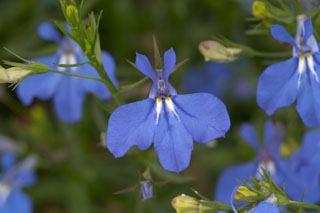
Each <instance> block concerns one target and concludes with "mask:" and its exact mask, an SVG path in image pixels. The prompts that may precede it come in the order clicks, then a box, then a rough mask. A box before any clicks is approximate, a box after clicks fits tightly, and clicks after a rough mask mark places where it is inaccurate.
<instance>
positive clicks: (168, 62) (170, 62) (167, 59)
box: [164, 48, 176, 80]
mask: <svg viewBox="0 0 320 213" xmlns="http://www.w3.org/2000/svg"><path fill="white" fill-rule="evenodd" d="M175 65H176V53H175V52H174V50H173V48H170V49H169V50H167V51H166V52H165V53H164V78H165V80H168V78H169V75H170V73H171V71H172V69H173V68H174V66H175Z"/></svg>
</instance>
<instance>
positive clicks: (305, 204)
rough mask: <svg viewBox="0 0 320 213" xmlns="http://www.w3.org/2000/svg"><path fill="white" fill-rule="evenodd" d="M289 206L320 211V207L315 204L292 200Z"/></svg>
mask: <svg viewBox="0 0 320 213" xmlns="http://www.w3.org/2000/svg"><path fill="white" fill-rule="evenodd" d="M289 204H292V205H295V206H298V207H305V208H308V209H315V210H320V206H317V205H313V204H310V203H304V202H298V201H292V200H290V201H289Z"/></svg>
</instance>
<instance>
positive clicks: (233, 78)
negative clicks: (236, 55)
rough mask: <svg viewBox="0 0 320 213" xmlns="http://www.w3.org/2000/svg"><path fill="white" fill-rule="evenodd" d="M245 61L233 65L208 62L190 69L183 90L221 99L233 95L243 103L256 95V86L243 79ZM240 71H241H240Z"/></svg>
mask: <svg viewBox="0 0 320 213" xmlns="http://www.w3.org/2000/svg"><path fill="white" fill-rule="evenodd" d="M245 67H246V64H245V63H244V62H243V61H237V62H233V63H216V62H206V63H203V64H202V65H201V66H199V67H194V68H191V69H189V70H188V71H187V72H186V74H185V76H184V78H183V80H182V90H183V91H186V92H209V93H213V94H214V95H216V96H217V97H218V98H220V99H224V98H225V96H227V95H231V96H232V97H233V98H234V99H236V100H239V101H241V102H244V101H247V100H249V99H250V98H252V97H253V95H254V89H253V88H254V86H253V85H252V82H250V81H249V80H248V79H247V78H245V77H243V74H244V73H243V72H241V69H242V68H245ZM239 69H240V70H239Z"/></svg>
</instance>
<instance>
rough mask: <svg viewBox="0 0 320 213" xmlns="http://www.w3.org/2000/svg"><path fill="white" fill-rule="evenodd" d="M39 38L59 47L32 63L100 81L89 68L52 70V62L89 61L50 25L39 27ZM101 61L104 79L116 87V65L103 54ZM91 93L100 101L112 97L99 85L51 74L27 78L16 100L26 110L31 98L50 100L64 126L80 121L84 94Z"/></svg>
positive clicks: (103, 86) (59, 68)
mask: <svg viewBox="0 0 320 213" xmlns="http://www.w3.org/2000/svg"><path fill="white" fill-rule="evenodd" d="M67 28H68V27H67ZM38 34H39V36H40V37H41V38H42V39H45V40H49V41H53V42H56V43H57V44H58V45H59V49H58V52H57V53H56V54H54V55H50V56H46V57H41V58H36V59H33V60H32V61H37V62H41V63H43V64H46V65H47V66H49V67H50V68H53V69H58V70H60V71H64V72H70V73H76V74H83V75H90V76H94V77H99V75H98V74H97V72H96V71H95V69H94V68H93V67H91V66H90V65H89V64H84V65H81V66H79V67H72V68H64V67H57V66H55V65H54V64H53V63H54V62H55V63H57V64H78V63H82V62H87V61H88V58H87V57H82V55H83V51H82V50H81V48H80V46H79V45H78V44H76V43H75V42H74V41H72V40H71V39H70V38H69V37H67V36H64V37H62V38H61V37H60V34H59V33H58V31H56V29H55V28H54V27H53V26H52V25H51V24H50V23H42V24H40V25H39V27H38ZM101 57H102V62H103V65H104V67H105V70H106V71H107V75H108V76H109V78H110V79H111V81H112V83H113V84H114V85H115V86H118V82H117V79H116V78H115V73H114V72H115V62H114V60H113V58H112V56H111V55H110V54H109V53H107V52H105V51H102V52H101ZM91 92H93V93H95V94H96V95H97V96H98V97H99V98H101V99H102V100H106V99H108V98H110V97H111V95H110V92H109V90H108V89H107V87H106V86H105V85H104V84H103V83H101V82H98V81H94V80H90V79H85V78H79V77H73V76H66V75H61V74H58V73H52V72H49V73H45V74H39V75H32V76H30V77H27V78H26V79H25V80H23V81H22V82H21V83H20V84H19V86H18V88H17V96H18V98H19V99H20V100H21V102H22V103H23V104H24V105H26V106H28V105H30V104H31V103H32V100H33V99H34V98H39V99H41V100H48V99H50V98H53V102H54V109H55V112H56V114H57V115H58V117H59V118H60V120H62V121H64V122H67V123H73V122H77V121H79V120H80V119H81V116H82V103H83V101H84V99H85V96H86V94H87V93H91Z"/></svg>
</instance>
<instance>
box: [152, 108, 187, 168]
mask: <svg viewBox="0 0 320 213" xmlns="http://www.w3.org/2000/svg"><path fill="white" fill-rule="evenodd" d="M154 148H155V150H156V152H157V153H158V156H159V160H160V163H161V165H162V167H163V168H164V169H166V170H168V171H170V172H181V171H183V170H185V169H186V168H187V167H188V166H189V163H190V158H191V152H192V150H193V141H192V137H191V135H190V134H189V133H188V132H187V130H186V129H185V127H184V126H183V124H182V123H181V121H179V120H178V118H176V115H174V114H173V113H172V112H171V111H169V109H168V108H167V107H163V110H162V112H161V113H160V117H159V123H158V125H157V128H156V131H155V136H154Z"/></svg>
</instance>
